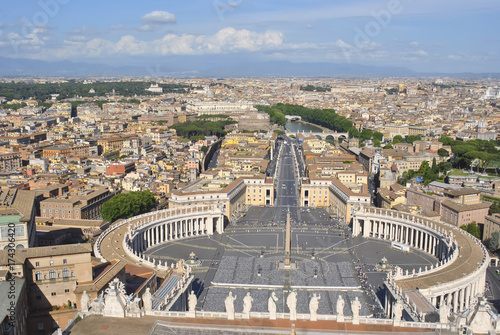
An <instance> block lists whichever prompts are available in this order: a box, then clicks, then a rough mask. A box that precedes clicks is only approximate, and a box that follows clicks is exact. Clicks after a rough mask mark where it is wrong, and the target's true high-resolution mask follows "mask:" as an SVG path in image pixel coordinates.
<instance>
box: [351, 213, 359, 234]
mask: <svg viewBox="0 0 500 335" xmlns="http://www.w3.org/2000/svg"><path fill="white" fill-rule="evenodd" d="M352 235H353V236H358V235H359V219H358V218H357V217H354V219H353V221H352Z"/></svg>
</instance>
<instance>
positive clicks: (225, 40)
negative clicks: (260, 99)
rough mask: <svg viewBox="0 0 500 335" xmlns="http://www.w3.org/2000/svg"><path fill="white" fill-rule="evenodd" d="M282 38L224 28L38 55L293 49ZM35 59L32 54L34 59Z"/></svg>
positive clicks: (68, 43) (68, 46)
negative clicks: (211, 32)
mask: <svg viewBox="0 0 500 335" xmlns="http://www.w3.org/2000/svg"><path fill="white" fill-rule="evenodd" d="M283 39H284V37H283V35H282V33H281V32H278V31H271V30H270V31H266V32H263V33H260V32H255V31H250V30H246V29H241V30H236V29H234V28H231V27H228V28H224V29H221V30H219V31H218V32H216V33H215V34H213V35H191V34H182V35H177V34H167V35H164V36H163V37H161V38H159V39H156V40H151V41H144V40H140V39H138V38H136V37H134V36H132V35H124V36H122V37H121V38H120V39H119V40H118V41H110V40H107V39H103V38H93V39H91V40H85V39H83V38H80V39H78V38H76V39H75V38H71V39H68V40H65V41H64V43H63V46H62V47H59V48H56V47H52V48H44V49H43V51H41V52H38V53H37V54H36V58H40V59H52V58H64V59H67V58H72V57H88V58H92V57H105V56H120V55H145V56H166V55H203V54H222V53H234V52H255V51H278V50H281V49H289V48H293V47H294V45H292V44H285V43H284V40H283ZM33 56H34V55H33V54H30V57H31V58H33Z"/></svg>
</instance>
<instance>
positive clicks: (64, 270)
mask: <svg viewBox="0 0 500 335" xmlns="http://www.w3.org/2000/svg"><path fill="white" fill-rule="evenodd" d="M62 273H63V278H68V277H69V270H68V269H66V268H64V269H63V272H62Z"/></svg>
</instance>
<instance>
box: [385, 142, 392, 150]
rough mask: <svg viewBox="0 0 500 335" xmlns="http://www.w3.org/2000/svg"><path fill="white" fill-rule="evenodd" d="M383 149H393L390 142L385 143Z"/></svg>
mask: <svg viewBox="0 0 500 335" xmlns="http://www.w3.org/2000/svg"><path fill="white" fill-rule="evenodd" d="M384 149H393V148H392V144H391V143H387V144H386V145H384Z"/></svg>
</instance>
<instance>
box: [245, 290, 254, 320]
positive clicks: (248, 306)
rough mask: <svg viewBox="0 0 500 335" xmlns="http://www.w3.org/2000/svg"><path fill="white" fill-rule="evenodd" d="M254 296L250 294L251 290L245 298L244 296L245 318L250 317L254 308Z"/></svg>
mask: <svg viewBox="0 0 500 335" xmlns="http://www.w3.org/2000/svg"><path fill="white" fill-rule="evenodd" d="M252 302H253V298H252V297H251V296H250V292H248V293H247V295H246V296H245V298H243V316H244V317H245V318H250V311H251V310H252Z"/></svg>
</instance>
